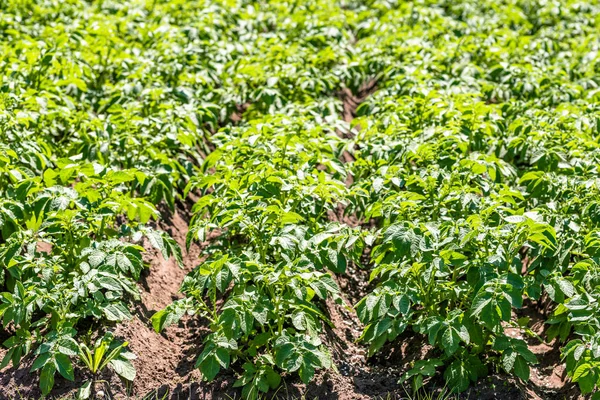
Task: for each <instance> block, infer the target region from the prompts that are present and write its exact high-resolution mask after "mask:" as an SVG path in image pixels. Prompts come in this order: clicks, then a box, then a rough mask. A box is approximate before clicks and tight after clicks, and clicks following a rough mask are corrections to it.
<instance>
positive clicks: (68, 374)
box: [54, 354, 75, 381]
mask: <svg viewBox="0 0 600 400" xmlns="http://www.w3.org/2000/svg"><path fill="white" fill-rule="evenodd" d="M54 360H55V363H56V368H57V369H58V372H59V373H60V374H61V375H62V376H63V378H65V379H67V380H69V381H74V380H75V375H74V373H73V365H72V364H71V360H70V359H69V357H68V356H66V355H64V354H56V355H55V358H54Z"/></svg>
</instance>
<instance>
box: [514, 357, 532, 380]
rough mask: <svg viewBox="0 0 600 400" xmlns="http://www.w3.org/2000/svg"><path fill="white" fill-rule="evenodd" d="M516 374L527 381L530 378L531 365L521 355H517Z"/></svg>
mask: <svg viewBox="0 0 600 400" xmlns="http://www.w3.org/2000/svg"><path fill="white" fill-rule="evenodd" d="M514 368H515V375H517V376H518V377H519V378H521V379H522V380H524V381H525V382H527V381H528V380H529V365H527V361H525V359H524V358H523V357H521V356H517V358H516V359H515V365H514Z"/></svg>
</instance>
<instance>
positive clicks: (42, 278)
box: [0, 0, 600, 399]
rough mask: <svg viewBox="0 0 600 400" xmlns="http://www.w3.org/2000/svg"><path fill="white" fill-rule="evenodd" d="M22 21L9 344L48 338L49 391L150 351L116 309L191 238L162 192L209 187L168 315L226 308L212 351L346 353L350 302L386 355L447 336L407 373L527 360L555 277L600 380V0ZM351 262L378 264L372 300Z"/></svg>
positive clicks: (6, 143)
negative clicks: (78, 371)
mask: <svg viewBox="0 0 600 400" xmlns="http://www.w3.org/2000/svg"><path fill="white" fill-rule="evenodd" d="M0 37H1V38H2V40H1V41H0V50H1V53H0V54H1V57H0V138H1V143H0V228H1V229H0V317H1V319H2V321H1V322H2V324H1V325H0V330H2V333H3V334H6V335H7V336H9V338H8V339H7V340H6V341H5V342H4V346H5V347H7V348H8V353H7V355H6V357H5V358H4V360H3V361H2V363H1V365H0V367H2V368H3V367H5V366H6V365H7V364H9V363H10V362H12V364H13V365H15V366H16V365H19V364H20V362H21V360H22V359H30V360H32V366H33V367H32V370H34V371H37V370H40V383H41V389H42V392H43V393H44V394H47V393H49V392H50V390H51V389H52V386H53V383H54V376H55V373H56V372H58V373H59V374H60V375H62V376H63V377H64V378H66V379H71V380H73V379H74V373H73V368H74V367H73V365H75V366H76V367H80V368H87V369H89V370H90V371H91V373H93V374H96V373H97V372H98V371H100V370H102V369H103V368H104V367H106V366H108V365H110V366H111V368H113V370H114V371H115V372H116V373H118V374H120V375H121V376H123V377H124V378H125V379H129V380H131V379H133V378H134V377H135V371H134V370H133V366H132V362H131V360H132V359H133V358H134V355H133V354H131V353H130V352H128V351H127V350H126V344H125V343H121V342H118V341H117V340H114V338H113V337H112V335H111V333H110V330H111V327H112V326H113V325H114V323H118V322H120V321H123V320H126V319H129V318H131V310H132V309H133V307H134V306H135V304H136V302H137V301H138V300H139V289H138V287H137V284H136V282H137V281H138V280H139V278H140V274H141V273H142V271H143V269H144V268H146V267H147V265H145V263H144V261H143V258H142V254H143V252H144V249H145V248H147V247H148V245H150V246H153V247H155V248H157V249H158V250H160V252H161V253H162V255H163V256H164V257H165V258H168V257H175V258H176V260H177V261H178V262H179V263H181V261H182V258H181V250H180V249H179V247H178V245H177V244H176V243H175V241H174V240H173V239H171V238H170V237H169V236H168V235H166V234H165V233H163V232H161V231H160V230H157V229H156V222H155V221H156V220H157V219H160V213H159V212H158V211H157V207H158V206H161V205H164V206H165V207H166V208H170V209H171V210H175V209H176V207H177V204H178V203H180V204H183V203H184V202H185V201H188V202H191V201H193V200H191V199H198V200H197V201H195V204H194V206H193V208H192V215H193V218H192V220H191V222H190V226H189V228H190V229H189V234H188V245H189V244H190V243H191V242H193V241H196V242H200V243H204V242H206V241H207V240H208V241H209V242H210V244H209V245H205V246H204V253H203V258H202V262H200V261H199V262H198V263H199V265H198V266H197V267H196V268H195V269H194V270H193V271H192V272H191V273H190V274H189V275H188V276H187V277H186V279H185V280H184V282H183V284H182V287H181V291H182V293H183V294H184V298H183V299H182V300H178V301H176V302H174V303H173V304H171V305H169V306H168V307H167V308H166V309H164V310H161V311H159V312H158V313H157V314H155V315H154V317H153V318H152V321H151V323H152V324H153V326H154V328H155V329H156V330H158V331H160V330H162V329H163V328H165V327H166V326H168V325H171V324H174V323H178V321H179V320H180V319H181V318H182V317H183V316H184V315H186V314H190V315H196V316H198V317H201V318H202V320H203V321H206V324H207V326H208V327H209V329H210V334H208V335H207V336H206V337H205V339H204V347H203V350H202V352H201V354H199V356H198V360H197V367H198V368H199V369H200V371H201V372H202V374H203V376H204V378H206V379H207V380H212V379H213V378H215V376H217V374H218V373H219V372H220V371H221V370H223V369H228V368H231V369H233V370H234V371H235V373H236V374H237V376H238V377H239V379H238V381H237V382H236V386H240V387H242V393H243V396H244V398H250V399H255V398H256V397H257V396H258V395H259V394H260V393H261V392H267V391H269V390H270V389H275V388H277V387H278V386H279V385H280V384H281V378H282V376H285V375H293V374H297V375H298V376H299V377H300V379H301V380H303V381H304V382H308V381H310V380H311V379H312V378H313V376H314V374H315V371H316V370H318V369H322V368H333V367H334V366H333V360H332V357H331V355H330V354H329V351H328V349H327V345H326V343H323V342H322V340H321V337H322V336H321V333H322V332H323V331H324V327H325V326H326V325H328V324H331V321H329V319H328V317H327V314H328V313H327V306H328V304H329V305H331V304H333V303H338V304H342V305H343V306H348V307H354V309H355V311H356V313H357V316H358V318H359V319H360V321H361V322H362V323H363V324H364V331H363V334H362V336H361V338H360V340H361V342H363V343H365V344H366V345H367V346H368V347H369V354H371V355H372V354H375V353H376V352H377V351H379V350H380V349H381V348H382V346H384V345H385V344H386V343H391V345H395V344H397V343H396V339H397V338H398V336H399V335H401V334H405V333H410V334H413V335H423V337H426V338H427V340H428V342H429V344H430V345H431V346H432V347H433V348H434V351H435V354H436V357H435V358H432V359H429V360H423V361H419V362H417V363H416V364H415V365H414V366H413V367H414V368H412V369H410V370H409V371H408V372H407V373H406V374H404V376H402V377H400V376H399V377H398V378H399V379H404V380H407V379H410V381H411V382H412V383H413V384H414V386H415V387H417V388H418V387H420V386H421V385H422V384H423V381H424V378H427V377H430V376H432V375H434V374H436V373H440V374H442V375H443V377H444V378H445V380H446V382H447V384H448V387H449V388H451V389H452V390H453V391H456V392H459V391H463V390H465V389H466V388H467V387H468V386H469V385H470V383H471V382H474V381H476V380H477V379H478V378H481V377H483V376H485V375H486V374H487V373H489V372H490V371H496V370H499V369H503V370H505V371H506V372H507V373H511V374H514V375H516V376H517V377H518V378H520V379H522V380H524V381H527V380H528V379H529V375H530V366H531V365H532V364H535V363H536V362H537V360H536V357H535V355H534V354H533V353H532V352H531V351H530V350H529V349H528V347H527V342H526V341H525V340H523V339H516V338H514V337H511V336H509V335H507V333H506V330H507V328H517V329H521V330H523V332H524V333H525V334H527V333H531V331H530V330H529V327H528V326H527V324H528V321H527V319H519V318H517V317H516V314H515V309H519V308H522V307H523V306H524V304H531V303H532V302H544V303H548V304H550V305H551V307H552V314H551V315H550V316H549V317H548V320H547V321H546V322H547V323H548V324H549V325H550V328H549V329H548V330H547V334H546V335H545V337H543V338H540V339H541V340H548V341H549V340H552V339H554V338H557V340H559V341H560V343H561V346H562V354H563V357H564V360H565V362H566V367H567V372H568V375H569V377H570V378H571V379H572V381H574V382H578V384H579V387H580V389H581V391H582V393H591V392H596V393H597V390H598V387H599V385H600V383H599V382H600V286H599V285H600V180H599V178H598V176H599V172H600V171H599V166H600V106H599V104H600V91H599V89H598V85H599V84H600V54H599V53H598V51H599V49H600V6H598V5H596V4H595V3H594V2H578V1H574V0H560V1H558V0H555V1H545V0H501V1H491V0H467V1H462V2H456V1H451V0H447V1H446V0H442V1H433V0H420V1H410V2H404V1H394V0H389V1H385V0H363V1H359V0H357V1H350V0H348V1H337V2H334V1H323V0H306V1H298V0H296V1H289V2H286V1H275V0H273V1H263V2H253V1H243V0H238V1H235V0H205V1H189V0H185V1H184V0H148V1H142V0H137V1H133V0H131V1H112V0H104V1H85V0H69V1H59V0H40V1H22V0H0ZM374 82H375V83H376V88H377V90H376V91H375V92H374V93H373V94H371V95H370V96H368V97H367V98H366V100H365V101H364V102H363V103H362V104H360V105H359V107H358V109H357V110H356V112H355V114H356V118H354V120H353V121H352V122H349V121H347V120H344V119H343V115H346V116H347V115H348V114H349V113H351V111H353V110H349V109H348V106H347V105H346V109H344V106H343V102H342V98H344V96H342V95H341V93H348V92H351V93H354V94H355V95H356V96H359V93H361V92H364V88H365V86H366V85H368V84H369V83H374ZM361 94H364V93H361ZM367 94H369V93H367ZM346 97H347V95H346ZM350 220H352V221H355V220H358V223H353V224H351V226H350V225H349V224H348V223H347V221H350ZM144 245H145V247H144ZM349 263H353V264H354V265H356V266H358V267H361V268H368V269H369V270H370V274H371V281H372V287H373V288H374V290H372V291H371V292H370V293H368V294H367V295H366V296H365V297H364V298H363V299H362V300H360V301H359V302H358V303H357V304H355V305H352V304H344V301H343V297H344V296H342V294H341V293H340V289H339V287H338V285H337V283H336V276H337V275H341V274H344V273H345V271H346V268H347V266H348V264H349ZM328 299H331V300H332V301H327V300H328ZM90 348H92V349H93V350H90ZM89 393H90V383H89V382H88V383H86V384H85V385H84V386H83V390H82V396H84V397H85V396H88V395H89Z"/></svg>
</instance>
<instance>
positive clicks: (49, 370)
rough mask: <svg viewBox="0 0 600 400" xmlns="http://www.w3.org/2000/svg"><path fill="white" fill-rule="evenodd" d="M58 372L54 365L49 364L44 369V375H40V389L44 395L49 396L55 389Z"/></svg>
mask: <svg viewBox="0 0 600 400" xmlns="http://www.w3.org/2000/svg"><path fill="white" fill-rule="evenodd" d="M55 372H56V367H55V366H54V363H47V364H46V365H44V368H42V373H41V374H40V389H41V390H42V394H43V395H44V396H47V395H48V394H50V392H51V391H52V388H53V387H54V373H55Z"/></svg>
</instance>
